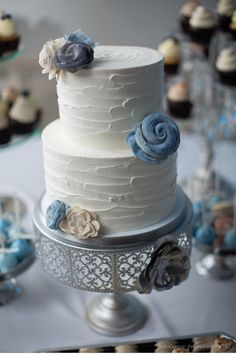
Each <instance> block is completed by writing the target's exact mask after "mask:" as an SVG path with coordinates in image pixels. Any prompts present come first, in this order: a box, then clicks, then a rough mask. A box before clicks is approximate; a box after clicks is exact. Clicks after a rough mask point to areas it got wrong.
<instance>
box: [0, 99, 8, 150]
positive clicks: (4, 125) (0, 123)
mask: <svg viewBox="0 0 236 354" xmlns="http://www.w3.org/2000/svg"><path fill="white" fill-rule="evenodd" d="M7 112H8V106H7V103H6V102H5V101H4V100H3V99H1V98H0V145H2V144H7V143H8V142H9V141H10V139H11V127H10V122H9V119H8V118H7Z"/></svg>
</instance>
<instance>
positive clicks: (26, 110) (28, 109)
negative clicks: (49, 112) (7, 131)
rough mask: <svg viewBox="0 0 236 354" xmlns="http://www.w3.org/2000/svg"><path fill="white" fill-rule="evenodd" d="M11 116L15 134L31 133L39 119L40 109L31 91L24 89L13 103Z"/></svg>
mask: <svg viewBox="0 0 236 354" xmlns="http://www.w3.org/2000/svg"><path fill="white" fill-rule="evenodd" d="M9 117H10V120H11V125H12V129H13V131H14V133H15V134H28V133H31V132H32V131H33V130H34V128H35V125H36V123H37V119H38V110H37V109H36V107H35V104H34V102H33V100H32V98H31V97H30V93H29V91H26V90H25V91H23V92H22V93H21V94H20V95H19V96H18V97H17V99H16V101H15V103H14V104H13V106H12V108H11V110H10V112H9Z"/></svg>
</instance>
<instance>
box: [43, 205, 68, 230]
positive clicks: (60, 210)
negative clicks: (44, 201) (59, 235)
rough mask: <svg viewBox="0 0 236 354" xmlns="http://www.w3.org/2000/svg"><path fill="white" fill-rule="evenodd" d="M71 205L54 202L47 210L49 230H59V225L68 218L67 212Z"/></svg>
mask: <svg viewBox="0 0 236 354" xmlns="http://www.w3.org/2000/svg"><path fill="white" fill-rule="evenodd" d="M67 209H69V205H67V204H65V203H64V202H62V201H61V200H55V201H54V202H52V203H51V204H50V205H49V207H48V208H47V210H46V224H47V226H48V227H49V229H53V230H59V224H60V222H61V221H62V220H64V219H65V217H66V211H67Z"/></svg>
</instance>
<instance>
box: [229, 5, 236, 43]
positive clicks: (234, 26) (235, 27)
mask: <svg viewBox="0 0 236 354" xmlns="http://www.w3.org/2000/svg"><path fill="white" fill-rule="evenodd" d="M229 28H230V32H231V34H232V37H233V39H234V40H236V10H235V11H234V12H233V15H232V17H231V22H230V25H229Z"/></svg>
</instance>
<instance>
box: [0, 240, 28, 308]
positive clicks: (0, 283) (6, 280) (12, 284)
mask: <svg viewBox="0 0 236 354" xmlns="http://www.w3.org/2000/svg"><path fill="white" fill-rule="evenodd" d="M31 246H32V251H31V252H30V253H29V254H28V256H26V257H25V258H24V259H23V260H22V261H21V262H20V263H19V264H17V265H16V266H15V267H13V268H12V269H11V270H9V271H8V272H5V273H0V305H5V304H7V303H9V302H11V301H12V300H14V298H15V297H17V296H18V295H20V294H21V293H22V287H21V286H20V285H19V284H18V282H17V281H16V277H17V276H18V275H20V274H22V273H24V272H25V271H26V270H27V269H28V268H29V267H30V266H31V265H32V264H33V262H34V260H35V247H34V243H33V242H31Z"/></svg>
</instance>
